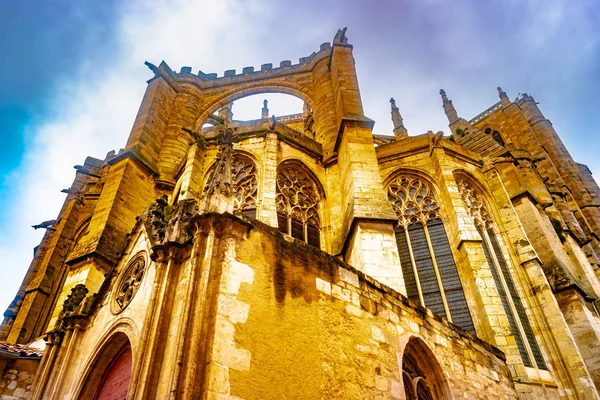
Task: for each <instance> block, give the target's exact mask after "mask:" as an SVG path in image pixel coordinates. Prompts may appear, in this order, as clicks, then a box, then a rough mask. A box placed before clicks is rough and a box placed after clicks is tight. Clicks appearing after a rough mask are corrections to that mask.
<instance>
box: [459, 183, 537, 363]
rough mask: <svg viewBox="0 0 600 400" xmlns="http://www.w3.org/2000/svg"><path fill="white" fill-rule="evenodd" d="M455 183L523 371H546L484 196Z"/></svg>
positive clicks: (470, 187)
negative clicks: (473, 223) (478, 240)
mask: <svg viewBox="0 0 600 400" xmlns="http://www.w3.org/2000/svg"><path fill="white" fill-rule="evenodd" d="M456 183H457V185H458V189H459V191H460V195H461V198H462V200H463V202H464V203H465V205H466V206H467V210H468V211H469V214H470V215H471V217H473V219H474V221H475V226H476V228H477V231H478V232H479V235H480V236H481V239H482V242H481V245H482V248H483V254H484V256H485V258H486V261H487V263H488V265H489V267H490V270H491V272H492V278H493V280H494V284H495V285H496V289H497V290H498V294H499V295H500V300H501V302H502V307H503V308H504V312H505V313H506V317H507V319H508V323H509V325H510V330H511V333H512V335H513V337H514V338H515V342H516V344H517V348H518V349H519V353H520V355H521V358H522V359H523V364H524V365H525V366H526V367H533V366H534V362H535V365H537V367H538V368H541V369H547V367H546V363H545V361H544V357H543V356H542V353H541V351H540V347H539V345H538V343H537V341H536V339H535V335H534V334H533V330H532V328H531V324H530V323H529V319H528V318H527V314H526V312H525V308H524V307H523V302H522V301H521V297H520V296H519V294H518V292H517V288H516V285H515V282H514V280H513V278H512V276H511V273H510V271H509V268H508V264H507V262H506V259H505V258H504V255H503V254H502V249H501V247H500V242H499V240H498V236H497V234H496V229H495V226H494V222H493V219H492V218H491V214H490V212H489V211H488V210H487V206H486V204H485V203H484V201H483V196H481V195H480V194H479V192H478V191H477V190H475V189H474V186H473V185H472V184H471V183H470V182H469V181H468V180H466V179H464V178H461V177H458V178H457V180H456Z"/></svg>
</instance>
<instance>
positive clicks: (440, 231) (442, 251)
mask: <svg viewBox="0 0 600 400" xmlns="http://www.w3.org/2000/svg"><path fill="white" fill-rule="evenodd" d="M427 229H428V230H429V236H430V238H431V243H432V245H433V253H434V254H435V259H436V261H437V264H438V269H439V271H440V276H441V277H442V284H443V285H444V292H445V294H446V301H447V302H448V308H449V309H450V314H451V316H452V322H454V323H455V324H456V325H458V326H460V327H461V328H463V329H465V330H467V331H469V332H471V333H473V334H475V327H474V326H473V320H472V319H471V313H470V312H469V307H468V306H467V299H466V298H465V293H464V291H463V287H462V284H461V282H460V278H459V276H458V271H457V270H456V264H454V257H452V250H451V249H450V244H449V243H448V236H447V235H446V230H445V229H444V224H443V223H442V221H441V220H439V219H434V220H430V221H429V222H428V223H427Z"/></svg>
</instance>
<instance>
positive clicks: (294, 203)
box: [276, 163, 321, 248]
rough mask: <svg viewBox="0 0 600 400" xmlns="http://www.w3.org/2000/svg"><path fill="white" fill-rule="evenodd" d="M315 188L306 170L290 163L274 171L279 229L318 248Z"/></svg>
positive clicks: (318, 224) (318, 231)
mask: <svg viewBox="0 0 600 400" xmlns="http://www.w3.org/2000/svg"><path fill="white" fill-rule="evenodd" d="M320 200H321V197H320V195H319V189H318V187H317V184H316V182H315V181H314V180H313V179H312V178H311V176H310V175H309V174H308V173H307V172H306V170H305V169H304V168H303V167H301V166H299V165H296V164H294V163H287V164H284V165H282V166H281V167H280V168H279V170H278V171H277V197H276V203H277V223H278V225H279V230H280V231H282V232H284V233H287V234H288V235H291V236H292V237H295V238H296V239H300V240H304V241H305V242H307V243H308V244H310V245H313V246H315V247H317V248H320V245H321V240H320V235H321V224H320V220H319V201H320Z"/></svg>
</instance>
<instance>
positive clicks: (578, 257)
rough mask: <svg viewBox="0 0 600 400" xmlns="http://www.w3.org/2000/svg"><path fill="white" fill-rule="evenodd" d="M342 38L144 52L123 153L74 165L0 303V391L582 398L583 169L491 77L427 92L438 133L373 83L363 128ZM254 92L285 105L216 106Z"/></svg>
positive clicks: (589, 392) (595, 351) (594, 245)
mask: <svg viewBox="0 0 600 400" xmlns="http://www.w3.org/2000/svg"><path fill="white" fill-rule="evenodd" d="M352 51H353V49H352V45H350V44H349V43H348V39H347V37H346V30H345V29H343V30H339V31H338V32H337V34H336V35H335V37H334V39H333V43H324V44H322V45H321V46H320V49H319V51H318V52H314V53H312V54H311V55H310V56H308V57H303V58H300V60H299V62H298V63H297V64H292V62H291V61H289V60H286V61H282V62H281V63H280V65H279V66H278V67H273V65H271V64H264V65H262V66H261V67H260V69H259V70H255V69H254V68H253V67H246V68H244V69H243V70H242V71H241V73H236V71H235V70H228V71H225V73H224V75H223V76H221V77H219V76H217V74H206V73H203V72H202V71H200V72H198V73H197V74H193V73H192V69H191V68H190V67H184V68H182V69H181V70H180V72H174V71H172V70H171V69H170V68H169V66H168V65H167V64H166V63H165V62H162V63H161V64H160V65H159V66H155V65H153V64H150V63H147V65H148V67H149V68H150V69H151V71H152V73H153V77H152V78H151V79H150V80H149V81H148V87H147V90H146V93H145V95H144V98H143V99H142V104H141V106H140V109H139V112H138V115H137V117H136V119H135V122H134V126H133V128H132V131H131V133H130V135H129V139H128V140H127V144H126V147H125V149H123V150H121V151H120V152H119V153H114V152H111V153H109V154H107V156H106V158H105V159H104V160H97V159H94V158H90V157H88V158H87V159H86V160H85V162H84V164H83V165H81V166H77V167H76V168H77V173H76V177H75V180H74V182H73V185H72V186H71V188H70V189H69V191H68V196H67V199H66V201H65V203H64V205H63V208H62V209H61V210H60V213H59V216H58V218H57V220H56V222H55V225H54V226H53V227H52V229H51V230H48V231H47V233H46V235H45V237H44V239H43V240H42V243H41V245H40V246H39V248H38V250H37V251H36V253H35V257H34V259H33V261H32V263H31V266H30V267H29V270H28V271H27V273H26V275H25V279H24V280H23V284H22V285H21V287H20V289H19V291H18V293H17V295H16V297H15V300H14V301H13V303H12V304H11V305H10V307H9V308H8V310H7V311H6V312H5V314H4V316H5V318H4V322H3V324H2V328H1V330H0V339H1V340H2V341H1V342H0V350H1V352H0V372H1V371H4V372H3V376H4V378H3V380H2V385H3V386H0V394H4V395H7V396H13V397H15V398H20V397H22V398H35V399H52V398H84V399H87V398H90V399H91V398H99V399H116V398H124V397H125V396H126V397H127V398H128V399H134V398H135V399H147V398H160V399H164V398H172V399H271V398H272V399H281V398H289V399H298V398H307V399H313V398H344V399H346V398H356V399H371V398H391V399H453V398H459V397H461V398H462V397H463V396H465V397H468V398H481V399H483V398H490V397H494V398H499V399H500V398H502V399H516V398H521V399H539V398H548V399H559V398H565V399H596V398H599V396H598V389H597V388H598V387H600V365H599V364H598V363H597V359H598V357H600V319H599V318H600V317H599V315H598V310H597V308H596V304H597V303H596V301H597V299H598V298H599V295H600V281H599V280H598V257H599V256H600V243H599V242H598V235H599V233H600V226H599V224H600V210H599V206H600V202H599V199H598V196H599V194H600V190H599V189H598V186H597V184H596V183H595V181H594V180H593V179H592V177H591V174H590V172H589V171H588V170H587V168H586V167H585V166H583V165H581V164H577V163H576V162H575V161H574V160H573V159H572V158H571V156H570V155H569V153H568V152H567V150H566V149H565V147H564V145H563V144H562V142H561V141H560V139H559V137H558V135H557V133H556V132H555V131H554V129H553V128H552V124H551V123H550V121H548V120H547V119H546V118H545V117H544V116H543V114H542V113H541V111H540V109H539V108H538V106H537V104H536V103H535V101H534V100H533V98H532V97H531V96H528V95H523V96H522V97H520V98H518V99H517V100H516V101H515V102H511V101H510V100H509V99H508V97H507V95H506V93H504V92H503V91H502V90H501V89H500V88H498V91H499V94H500V101H499V102H498V103H497V104H495V105H493V106H492V107H490V108H488V109H487V110H486V111H484V112H483V113H481V114H480V115H478V116H476V117H475V118H473V119H471V120H466V119H463V118H461V117H460V116H459V114H458V111H457V109H456V108H455V107H454V105H453V104H452V101H450V100H449V98H448V96H447V95H446V93H445V92H444V91H443V90H442V91H441V92H440V93H441V95H442V101H443V108H444V111H445V112H446V115H447V116H448V118H449V123H450V125H449V126H450V130H451V132H452V136H450V137H444V136H443V133H442V132H438V133H437V134H434V133H433V132H431V131H430V132H427V133H425V134H422V135H417V136H409V135H408V131H407V129H406V128H405V127H404V123H403V119H402V116H401V115H400V109H399V107H398V106H397V105H396V103H395V102H394V101H393V99H392V101H391V103H392V104H391V106H392V119H393V122H394V132H393V136H392V135H377V134H374V133H373V132H372V128H373V121H372V120H370V119H369V118H367V117H366V116H365V115H364V112H363V107H362V102H361V98H360V93H359V87H358V79H357V76H356V71H355V68H354V58H353V55H352ZM273 91H276V92H281V93H286V94H290V95H293V96H296V97H298V98H300V99H302V100H303V101H304V109H303V112H302V113H300V114H294V115H289V116H281V117H275V116H271V117H270V118H269V110H268V108H267V103H266V101H265V103H264V107H263V109H262V113H261V118H260V119H257V120H253V121H238V120H236V119H235V113H234V112H235V108H234V107H233V104H234V102H235V101H236V100H238V99H240V98H242V97H245V96H249V95H253V94H259V93H264V92H273ZM390 134H391V132H390ZM34 346H35V347H38V348H40V347H42V348H44V347H45V348H44V349H43V357H42V358H41V360H40V354H42V351H39V350H38V351H37V352H36V351H34V350H32V348H33V347H34ZM23 354H25V356H23ZM25 372H26V373H25ZM25 376H26V377H28V378H27V379H29V381H27V382H25V380H26V379H25V378H23V377H25ZM34 376H35V378H34ZM19 390H20V391H19Z"/></svg>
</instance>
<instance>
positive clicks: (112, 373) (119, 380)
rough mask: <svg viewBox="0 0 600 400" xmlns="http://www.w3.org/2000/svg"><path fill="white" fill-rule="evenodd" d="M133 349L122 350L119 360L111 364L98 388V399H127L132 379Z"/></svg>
mask: <svg viewBox="0 0 600 400" xmlns="http://www.w3.org/2000/svg"><path fill="white" fill-rule="evenodd" d="M131 363H132V357H131V349H127V350H125V351H124V352H122V353H121V354H120V355H119V356H118V358H117V360H116V361H115V362H114V363H112V365H111V366H109V368H110V369H109V370H108V371H106V373H105V374H104V379H103V381H102V383H101V384H100V387H99V388H98V391H97V392H96V393H98V396H97V397H96V399H97V400H125V399H126V398H127V390H128V389H129V382H130V381H131Z"/></svg>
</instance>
